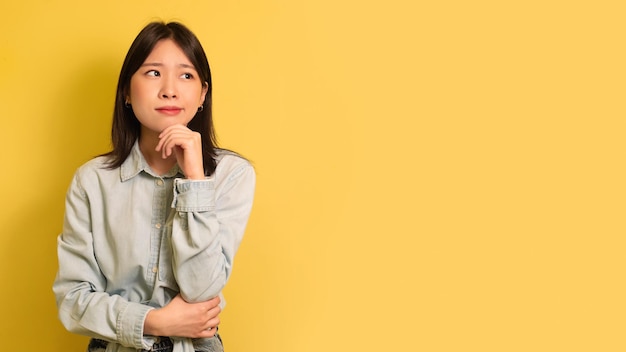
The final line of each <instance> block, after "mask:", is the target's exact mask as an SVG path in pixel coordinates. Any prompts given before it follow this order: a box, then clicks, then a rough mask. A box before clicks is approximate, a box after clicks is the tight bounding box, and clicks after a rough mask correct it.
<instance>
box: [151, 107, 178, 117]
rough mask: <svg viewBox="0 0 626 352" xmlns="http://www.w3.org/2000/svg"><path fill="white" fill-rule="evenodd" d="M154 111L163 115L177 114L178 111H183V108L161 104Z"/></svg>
mask: <svg viewBox="0 0 626 352" xmlns="http://www.w3.org/2000/svg"><path fill="white" fill-rule="evenodd" d="M156 111H158V112H160V113H162V114H165V115H177V114H178V113H179V112H181V111H183V109H182V108H179V107H177V106H162V107H159V108H156Z"/></svg>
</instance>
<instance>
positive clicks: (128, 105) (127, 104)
mask: <svg viewBox="0 0 626 352" xmlns="http://www.w3.org/2000/svg"><path fill="white" fill-rule="evenodd" d="M124 106H125V107H126V108H127V109H130V102H129V101H128V100H126V101H125V102H124Z"/></svg>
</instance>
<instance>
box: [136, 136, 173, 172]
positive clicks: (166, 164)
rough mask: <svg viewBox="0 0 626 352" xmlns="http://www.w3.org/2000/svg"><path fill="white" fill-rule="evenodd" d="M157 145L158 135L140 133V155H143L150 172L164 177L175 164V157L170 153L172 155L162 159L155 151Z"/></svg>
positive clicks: (159, 153) (161, 155)
mask: <svg viewBox="0 0 626 352" xmlns="http://www.w3.org/2000/svg"><path fill="white" fill-rule="evenodd" d="M158 143H159V138H158V135H150V134H147V133H142V135H141V136H140V137H139V150H141V154H143V157H144V159H146V162H147V163H148V165H149V166H150V168H151V169H152V171H154V172H155V173H156V174H157V175H164V174H166V173H167V172H168V171H170V170H171V169H172V167H174V165H175V164H176V155H174V153H172V155H170V156H169V157H167V158H165V159H163V154H162V153H161V152H157V151H156V150H155V148H156V146H157V144H158Z"/></svg>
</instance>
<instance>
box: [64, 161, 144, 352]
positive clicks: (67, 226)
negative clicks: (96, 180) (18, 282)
mask: <svg viewBox="0 0 626 352" xmlns="http://www.w3.org/2000/svg"><path fill="white" fill-rule="evenodd" d="M80 180H81V175H80V173H79V172H77V174H76V175H75V176H74V179H73V181H72V184H71V186H70V188H69V190H68V192H67V196H66V203H65V209H66V212H65V221H64V225H63V232H62V233H61V235H59V237H58V240H57V252H58V260H59V271H58V272H57V276H56V278H55V281H54V284H53V291H54V293H55V296H56V301H57V306H58V308H59V318H60V320H61V322H62V324H63V325H64V326H65V328H66V329H67V330H69V331H71V332H74V333H77V334H82V335H87V336H93V337H98V338H101V339H105V340H108V341H117V342H119V343H120V344H121V345H123V346H127V347H133V348H137V349H140V348H150V346H151V345H152V344H153V338H151V337H146V338H144V337H143V323H144V320H145V317H146V315H147V314H148V311H150V310H151V309H153V308H152V307H150V306H147V305H143V304H139V303H133V302H129V301H128V300H127V299H125V298H123V297H121V296H119V295H110V294H109V293H106V292H104V291H105V288H106V283H107V281H106V278H105V277H104V275H103V274H102V273H101V271H100V269H99V265H98V262H97V260H96V257H95V254H94V245H93V236H92V229H91V226H92V223H91V215H90V212H91V209H90V206H91V204H90V202H89V198H88V196H87V194H86V193H85V191H84V189H83V188H82V186H81V182H80Z"/></svg>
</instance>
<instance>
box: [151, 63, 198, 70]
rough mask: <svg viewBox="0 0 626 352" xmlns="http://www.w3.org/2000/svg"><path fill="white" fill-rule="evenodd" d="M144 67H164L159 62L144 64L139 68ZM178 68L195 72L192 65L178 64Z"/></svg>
mask: <svg viewBox="0 0 626 352" xmlns="http://www.w3.org/2000/svg"><path fill="white" fill-rule="evenodd" d="M144 66H153V67H162V66H165V65H163V64H162V63H160V62H144V63H143V64H142V65H141V67H144ZM177 66H178V67H182V68H188V69H192V70H195V69H196V68H195V67H194V66H193V65H189V64H178V65H177Z"/></svg>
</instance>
